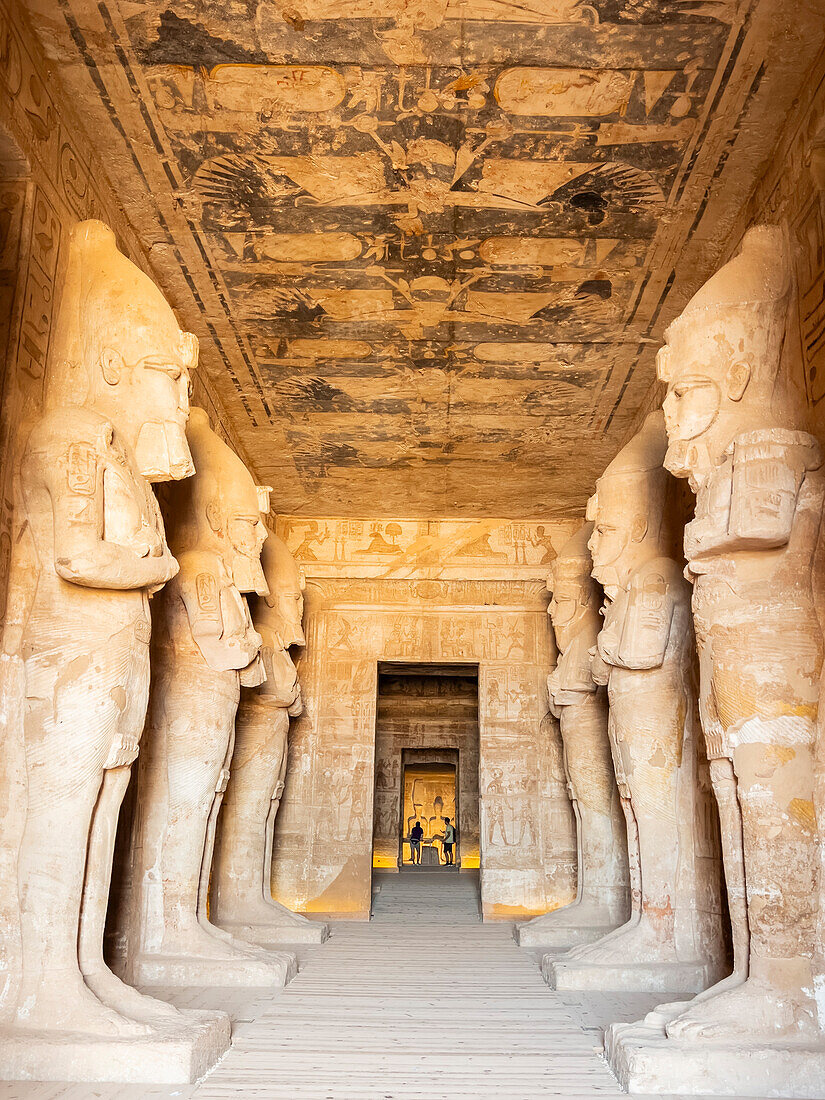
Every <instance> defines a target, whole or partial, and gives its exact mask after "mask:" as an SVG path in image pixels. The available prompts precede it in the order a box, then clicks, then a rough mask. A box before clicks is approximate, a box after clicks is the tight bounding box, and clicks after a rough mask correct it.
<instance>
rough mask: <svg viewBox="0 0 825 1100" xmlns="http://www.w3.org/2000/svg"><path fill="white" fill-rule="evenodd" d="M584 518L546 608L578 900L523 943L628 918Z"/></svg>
mask: <svg viewBox="0 0 825 1100" xmlns="http://www.w3.org/2000/svg"><path fill="white" fill-rule="evenodd" d="M591 531H592V524H589V523H586V524H585V525H584V526H583V527H582V528H581V530H580V531H578V532H577V533H576V534H575V535H574V536H573V538H572V539H570V540H569V542H568V543H567V544H566V545H565V546H564V548H563V549H562V551H561V553H560V554H559V556H558V558H557V559H556V561H555V562H554V563H553V565H552V566H551V573H550V577H549V578H548V582H547V587H548V589H549V590H550V591H551V592H552V594H553V599H552V601H551V603H550V607H549V608H548V612H549V614H550V616H551V618H552V621H553V629H554V631H555V635H556V644H557V645H558V647H559V658H558V662H557V664H556V667H555V669H554V670H553V672H552V673H551V674H550V676H549V677H548V679H547V689H548V695H549V697H550V701H551V709H552V711H553V713H554V715H555V716H556V717H557V718H558V719H559V723H560V727H561V736H562V742H563V745H564V767H565V772H566V775H567V782H568V790H569V792H570V798H571V801H572V803H573V807H574V811H575V814H576V824H577V831H578V892H577V895H576V900H575V902H574V903H573V904H572V905H568V906H565V907H563V908H561V909H556V910H555V911H553V912H552V913H547V914H545V915H544V916H542V917H536V919H535V920H532V921H529V922H528V923H527V924H522V925H520V926H519V927H518V928H517V930H516V939H517V941H518V943H520V944H521V945H522V946H525V947H533V946H546V947H548V948H551V947H553V948H563V947H572V946H574V945H575V944H582V943H592V942H593V941H594V940H598V939H601V937H602V936H604V935H605V934H606V933H607V932H609V931H611V929H613V928H615V927H616V926H617V925H619V924H621V923H622V922H623V921H625V920H626V919H627V917H628V903H629V899H628V869H627V840H626V832H625V822H624V817H623V815H622V810H621V806H620V802H619V793H618V790H617V788H616V779H615V776H614V774H613V758H612V756H611V752H610V741H609V739H608V735H607V719H608V706H607V691H606V689H605V688H604V686H603V685H601V684H597V683H596V682H595V680H594V679H593V672H592V668H591V655H590V654H591V650H592V649H593V648H595V646H596V639H597V636H598V633H599V627H600V626H601V618H600V616H599V603H600V591H599V588H598V585H597V584H596V582H595V581H594V580H593V578H592V576H591V569H592V561H591V557H590V551H589V550H588V547H587V541H588V539H589V537H590V534H591Z"/></svg>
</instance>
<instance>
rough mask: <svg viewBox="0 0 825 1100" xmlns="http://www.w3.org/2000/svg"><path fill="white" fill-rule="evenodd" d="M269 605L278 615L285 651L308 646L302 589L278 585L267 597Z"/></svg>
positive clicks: (294, 586) (279, 631) (295, 586)
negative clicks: (291, 647)
mask: <svg viewBox="0 0 825 1100" xmlns="http://www.w3.org/2000/svg"><path fill="white" fill-rule="evenodd" d="M266 602H267V605H268V606H269V607H270V608H272V610H273V611H274V612H275V613H276V616H277V620H278V625H279V630H278V633H279V635H280V637H281V641H282V643H283V645H284V648H285V649H288V648H289V647H290V646H293V645H306V638H305V637H304V628H303V625H302V619H303V617H304V595H303V592H302V591H301V589H300V587H299V586H297V585H290V584H280V583H278V584H276V586H275V589H274V591H273V590H272V589H271V588H270V594H269V595H268V596H267V597H266Z"/></svg>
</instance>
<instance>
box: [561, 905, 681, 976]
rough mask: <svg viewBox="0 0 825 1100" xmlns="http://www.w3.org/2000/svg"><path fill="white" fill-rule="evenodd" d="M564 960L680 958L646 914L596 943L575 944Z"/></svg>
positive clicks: (625, 962) (623, 962) (624, 963)
mask: <svg viewBox="0 0 825 1100" xmlns="http://www.w3.org/2000/svg"><path fill="white" fill-rule="evenodd" d="M565 959H575V960H576V961H577V962H589V963H596V964H603V965H604V964H610V965H613V966H627V965H631V966H632V965H633V964H634V963H661V962H676V961H677V959H676V955H675V952H674V949H673V946H672V945H671V944H670V943H668V942H667V940H666V939H664V938H663V937H662V934H661V932H660V931H659V929H657V928H654V926H653V925H652V924H651V922H650V921H649V920H648V919H647V918H646V917H644V916H643V917H642V918H641V920H639V921H636V922H635V923H629V924H626V925H624V927H623V928H621V929H620V930H619V931H617V932H611V933H609V934H608V935H607V936H603V937H602V938H601V939H600V940H598V941H597V942H596V943H591V944H587V945H584V946H582V947H574V948H573V950H572V951H569V952H568V953H567V955H566V956H565Z"/></svg>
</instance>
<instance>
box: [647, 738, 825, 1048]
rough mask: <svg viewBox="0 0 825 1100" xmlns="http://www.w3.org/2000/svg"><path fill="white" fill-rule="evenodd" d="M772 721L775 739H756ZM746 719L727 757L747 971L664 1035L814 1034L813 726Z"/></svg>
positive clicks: (795, 1037)
mask: <svg viewBox="0 0 825 1100" xmlns="http://www.w3.org/2000/svg"><path fill="white" fill-rule="evenodd" d="M774 724H775V726H774V731H775V733H776V737H775V741H776V743H775V744H774V743H770V742H768V741H767V739H766V733H769V732H770V727H771V726H772V725H774ZM749 725H750V723H747V722H746V723H744V724H743V726H742V728H741V729H740V730H739V733H738V740H739V745H738V747H737V748H736V749H735V750H734V754H733V768H734V772H735V775H736V780H737V783H738V798H739V804H740V805H741V808H742V842H743V852H744V864H745V872H746V883H747V914H748V925H749V928H750V942H751V948H750V962H749V970H748V974H747V977H746V978H745V980H744V981H741V982H739V984H737V985H736V986H734V987H733V988H730V987H728V988H727V989H725V990H724V991H722V992H718V993H716V995H715V996H712V997H709V998H708V999H707V1000H704V1001H702V1002H701V1003H699V1004H697V1005H695V1006H694V1007H692V1008H691V1009H690V1010H689V1011H688V1012H686V1013H685V1014H683V1015H682V1016H679V1017H677V1018H676V1019H675V1020H674V1021H672V1022H671V1023H670V1024H669V1025H668V1028H667V1031H668V1034H669V1035H670V1036H672V1037H673V1038H679V1039H712V1040H725V1039H732V1040H737V1041H739V1040H742V1039H748V1040H749V1041H754V1040H762V1041H765V1042H771V1041H776V1040H785V1041H801V1042H805V1041H808V1042H810V1041H812V1040H815V1039H817V1038H819V1036H820V1032H819V1028H818V1024H817V1019H816V1009H815V1005H814V1002H813V997H812V985H813V982H812V974H811V971H812V967H811V954H812V947H813V938H814V923H815V901H814V898H815V885H816V884H815V878H816V872H815V860H816V837H815V829H814V820H813V745H812V742H813V731H812V729H811V730H807V731H806V730H803V728H802V727H803V726H809V725H810V723H808V722H807V721H806V720H805V719H800V718H796V717H792V718H784V719H782V718H780V719H774V720H772V721H771V720H769V719H763V718H759V719H755V720H754V721H753V727H754V728H753V730H752V731H751V730H750V729H749V728H748V727H749ZM765 727H767V729H766V728H765ZM749 735H750V737H749ZM757 737H758V738H759V740H758V741H757V740H756V738H757Z"/></svg>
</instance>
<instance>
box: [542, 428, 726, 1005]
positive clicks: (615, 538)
mask: <svg viewBox="0 0 825 1100" xmlns="http://www.w3.org/2000/svg"><path fill="white" fill-rule="evenodd" d="M666 443H667V439H666V436H665V428H664V418H663V416H662V414H661V412H657V413H653V414H651V416H649V417H648V419H647V420H646V421H645V424H644V426H643V428H642V430H641V431H640V432H639V433H638V435H636V436H635V437H634V438H633V439H632V440H631V441H630V443H628V444H627V446H626V447H625V448H624V449H623V450H622V451H621V452H620V453H619V455H618V456H617V457H616V458H615V459H614V460H613V462H612V463H611V464H610V465H609V466H608V468H607V470H606V471H605V472H604V474H603V475H602V477H601V478H599V481H598V483H597V488H596V494H595V496H594V497H592V498H591V500H590V502H589V505H588V516H589V518H590V519H592V520H593V523H594V528H593V534H592V536H591V540H590V549H591V552H592V555H593V575H594V576H595V577H596V579H597V580H598V581H599V582H600V583H601V584H602V585H603V587H604V590H605V596H606V599H607V604H606V607H605V621H604V627H603V629H602V631H601V633H600V634H599V638H598V648H597V653H596V655H595V657H594V664H593V674H594V678H595V679H596V680H597V681H601V682H603V683H606V684H607V687H608V697H609V700H610V730H611V739H612V750H613V757H614V765H615V769H616V779H617V782H618V787H619V794H620V796H621V798H622V802H623V808H624V810H625V814H626V818H627V823H628V848H629V855H630V866H631V871H632V872H633V873H634V878H635V882H633V881H632V882H631V885H632V886H633V887H634V889H633V891H632V912H631V917H630V920H629V921H628V923H627V924H625V925H623V926H622V927H621V928H619V929H617V930H616V931H614V932H612V933H610V934H608V935H607V936H605V937H604V938H603V939H601V940H599V941H598V942H596V943H594V944H590V945H587V946H583V947H577V948H573V950H572V951H570V952H569V953H568V954H567V955H564V956H562V957H561V958H557V959H555V960H553V959H552V958H550V957H549V956H548V957H547V958H546V959H545V964H544V970H545V976H546V977H547V980H548V981H549V982H550V984H551V985H554V986H555V988H557V989H625V990H639V991H642V990H649V991H652V992H657V991H662V992H664V991H666V990H675V991H684V992H693V993H695V992H697V991H698V990H701V989H704V988H706V986H708V985H709V984H710V983H711V982H713V981H715V980H717V978H718V977H719V976H720V975H721V973H722V971H723V968H724V944H723V937H722V922H721V904H720V898H719V889H718V885H717V881H716V876H715V870H716V867H715V863H714V861H713V860H712V859H709V858H708V853H707V852H706V851H704V850H703V847H702V836H701V829H700V821H701V819H702V817H703V814H702V809H703V807H702V805H701V802H700V783H699V781H698V777H697V768H698V758H697V746H696V734H697V733H698V721H696V720H695V709H696V708H695V696H694V692H695V681H694V676H693V668H694V659H695V655H694V640H693V630H692V628H691V616H690V586H689V585H688V584H687V582H686V581H685V579H684V577H683V576H682V572H681V567H680V565H679V563H678V562H677V561H676V560H675V558H674V556H673V554H674V549H673V543H674V539H673V535H672V525H671V523H670V522H669V511H670V509H669V507H668V500H667V487H668V481H669V476H668V474H667V472H666V471H665V470H664V469H663V467H662V460H663V458H664V454H665V447H666Z"/></svg>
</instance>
